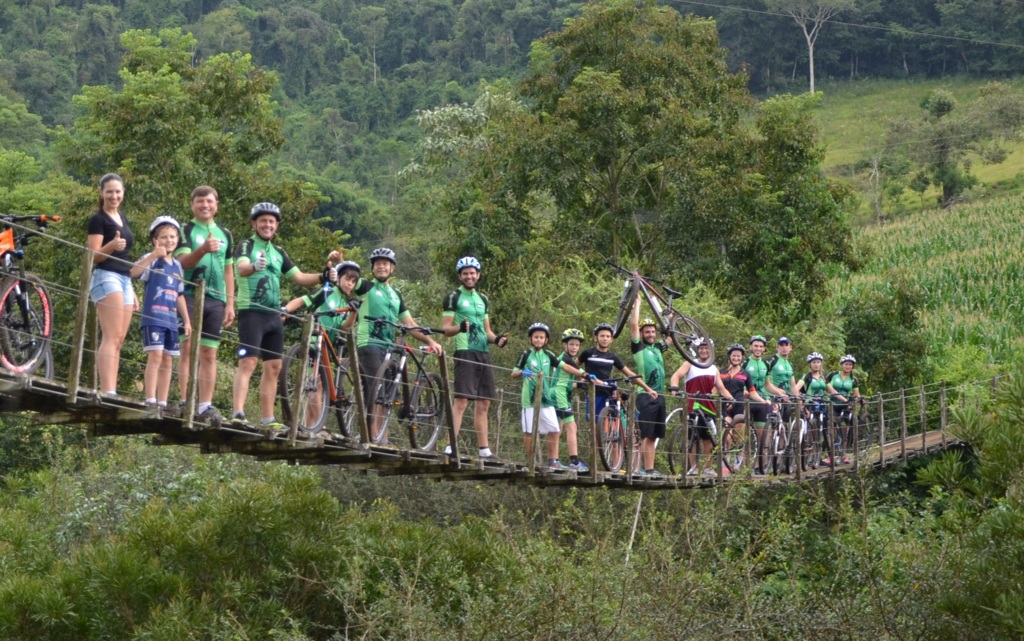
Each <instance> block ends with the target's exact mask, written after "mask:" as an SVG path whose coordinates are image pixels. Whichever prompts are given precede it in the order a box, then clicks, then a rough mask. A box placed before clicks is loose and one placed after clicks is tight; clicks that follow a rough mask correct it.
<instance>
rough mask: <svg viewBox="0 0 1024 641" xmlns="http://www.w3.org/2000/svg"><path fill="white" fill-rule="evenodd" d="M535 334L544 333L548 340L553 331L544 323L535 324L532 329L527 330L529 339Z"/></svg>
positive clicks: (531, 326)
mask: <svg viewBox="0 0 1024 641" xmlns="http://www.w3.org/2000/svg"><path fill="white" fill-rule="evenodd" d="M534 332H544V334H545V335H546V336H547V337H548V338H551V330H550V329H549V328H548V326H547V325H545V324H544V323H534V324H533V325H530V328H529V329H527V330H526V335H527V337H529V336H533V333H534Z"/></svg>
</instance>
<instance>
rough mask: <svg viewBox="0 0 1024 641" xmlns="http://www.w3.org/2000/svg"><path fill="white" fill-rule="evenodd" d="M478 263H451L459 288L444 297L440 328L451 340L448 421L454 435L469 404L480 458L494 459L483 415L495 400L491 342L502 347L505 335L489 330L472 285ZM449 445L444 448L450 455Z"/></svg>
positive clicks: (484, 304) (483, 301)
mask: <svg viewBox="0 0 1024 641" xmlns="http://www.w3.org/2000/svg"><path fill="white" fill-rule="evenodd" d="M482 269H483V268H482V266H481V265H480V261H479V260H477V259H476V258H475V257H473V256H464V257H462V258H460V259H459V260H458V261H457V262H456V263H455V274H456V275H457V276H458V278H459V282H461V283H462V285H461V286H460V287H459V288H458V289H456V290H455V291H452V292H450V293H449V294H448V295H447V296H445V297H444V301H443V302H442V308H443V310H444V312H443V315H442V316H441V327H442V329H444V335H445V336H454V337H455V400H453V401H452V421H453V423H454V424H455V435H456V436H458V434H459V429H460V428H461V427H462V417H463V416H464V415H465V413H466V408H467V407H469V402H470V401H473V403H474V405H473V425H474V427H475V428H476V442H477V448H478V450H477V451H478V452H479V455H480V458H490V457H492V456H494V455H493V454H492V453H491V448H490V447H488V445H487V443H488V433H487V432H488V424H487V412H488V410H489V409H490V407H491V399H493V398H494V397H495V384H494V369H493V368H492V366H491V353H490V348H489V345H490V344H491V343H493V344H495V345H497V346H498V347H504V346H505V344H506V343H507V342H508V334H507V333H506V334H502V335H501V336H498V335H497V334H495V333H494V332H493V331H492V330H491V317H490V315H489V313H488V312H489V302H488V300H487V297H486V296H484V295H483V294H481V293H480V292H479V291H478V290H477V288H476V286H477V284H478V283H479V282H480V272H481V271H482ZM451 448H452V446H451V444H449V445H448V446H447V447H446V448H445V454H451V452H452V449H451Z"/></svg>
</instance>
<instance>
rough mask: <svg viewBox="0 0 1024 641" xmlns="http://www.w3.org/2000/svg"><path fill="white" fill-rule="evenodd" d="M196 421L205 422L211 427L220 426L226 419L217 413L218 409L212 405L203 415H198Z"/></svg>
mask: <svg viewBox="0 0 1024 641" xmlns="http://www.w3.org/2000/svg"><path fill="white" fill-rule="evenodd" d="M196 420H198V421H205V422H207V423H209V424H210V425H220V423H221V421H223V420H224V417H223V416H222V415H221V413H220V412H218V411H217V408H216V407H214V406H213V405H211V406H209V407H207V408H206V409H205V410H203V411H202V412H201V413H196Z"/></svg>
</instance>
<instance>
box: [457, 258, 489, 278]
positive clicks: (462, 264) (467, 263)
mask: <svg viewBox="0 0 1024 641" xmlns="http://www.w3.org/2000/svg"><path fill="white" fill-rule="evenodd" d="M467 267H474V268H476V270H477V271H478V272H479V271H483V267H481V266H480V261H479V260H477V259H476V256H463V257H462V258H460V259H459V260H458V262H456V263H455V273H456V274H461V273H462V270H463V269H465V268H467Z"/></svg>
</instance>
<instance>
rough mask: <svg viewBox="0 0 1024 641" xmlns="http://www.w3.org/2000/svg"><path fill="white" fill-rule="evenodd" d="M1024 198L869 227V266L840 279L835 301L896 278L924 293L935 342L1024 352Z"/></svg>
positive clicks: (1004, 354) (998, 354) (998, 352)
mask: <svg viewBox="0 0 1024 641" xmlns="http://www.w3.org/2000/svg"><path fill="white" fill-rule="evenodd" d="M1022 207H1024V199H1021V198H1020V197H1013V198H1005V199H1001V200H995V201H991V202H986V203H982V204H978V205H963V206H959V207H956V208H954V209H951V210H947V211H940V212H936V211H929V212H923V213H921V214H918V215H915V216H913V217H910V218H907V219H905V220H901V221H897V222H895V223H891V224H888V225H885V226H882V227H872V228H870V229H866V230H864V231H862V232H861V235H860V240H861V241H862V242H863V246H866V247H869V248H870V250H871V252H872V255H871V256H870V257H868V261H867V265H866V266H865V268H864V269H863V270H861V271H860V272H857V273H855V274H852V275H850V276H849V277H848V278H838V279H835V281H834V284H833V287H834V292H833V302H835V303H836V304H841V303H842V302H843V301H847V300H856V299H857V298H858V297H860V296H863V295H864V294H865V293H866V292H870V291H884V290H885V289H886V288H887V287H888V285H889V283H890V282H892V281H893V280H894V279H896V278H902V279H905V280H906V281H907V282H908V283H910V284H911V285H912V286H914V287H916V288H918V291H919V292H920V293H921V294H923V298H924V301H925V309H924V310H923V312H922V319H921V320H922V322H923V324H924V326H925V328H926V331H927V332H928V335H929V342H930V343H931V344H932V345H956V344H968V345H975V346H978V347H980V348H982V349H984V350H985V351H986V352H987V353H988V354H989V356H990V358H991V360H992V361H994V362H1004V363H1005V362H1009V361H1010V360H1013V359H1014V357H1015V356H1017V355H1020V354H1021V353H1022V352H1024V349H1022V347H1024V339H1022V336H1021V327H1024V303H1022V298H1024V294H1022V289H1024V249H1022V247H1021V242H1022V240H1024V219H1022V217H1021V209H1022Z"/></svg>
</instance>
